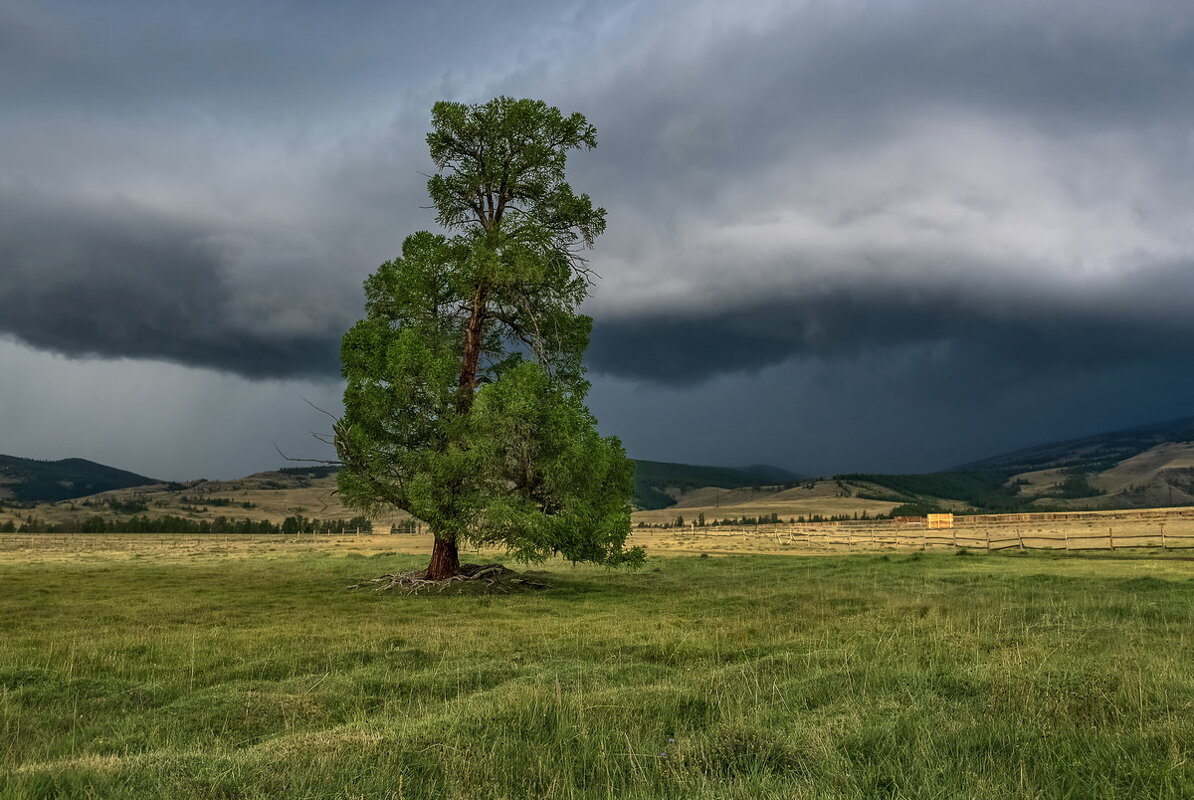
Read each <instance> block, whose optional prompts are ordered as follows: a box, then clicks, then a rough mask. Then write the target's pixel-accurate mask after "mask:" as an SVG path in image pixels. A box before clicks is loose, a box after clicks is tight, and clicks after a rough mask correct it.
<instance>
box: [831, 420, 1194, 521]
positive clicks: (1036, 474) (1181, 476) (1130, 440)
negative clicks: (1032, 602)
mask: <svg viewBox="0 0 1194 800" xmlns="http://www.w3.org/2000/svg"><path fill="white" fill-rule="evenodd" d="M835 477H836V479H837V480H839V481H841V482H842V483H844V484H845V485H847V486H849V487H850V489H851V491H852V492H854V494H855V495H856V496H860V497H873V498H876V499H877V498H883V499H888V500H893V501H899V502H900V503H902V504H906V505H907V507H908V510H909V511H915V510H932V509H942V510H966V509H975V510H983V511H1034V510H1035V511H1039V510H1046V509H1064V510H1078V509H1105V508H1147V507H1153V506H1168V505H1191V504H1194V417H1185V418H1182V419H1179V420H1173V421H1171V422H1165V423H1159V424H1153V425H1144V426H1139V427H1134V428H1126V429H1124V430H1119V431H1112V432H1111V433H1105V434H1100V435H1097V436H1086V437H1083V438H1080V439H1072V440H1068V441H1061V442H1051V443H1049V444H1044V445H1040V446H1038V447H1030V448H1025V449H1021V450H1015V451H1012V452H1009V453H1004V454H1002V455H998V456H992V457H990V458H985V459H982V460H979V461H973V462H970V463H967V464H963V465H961V466H959V467H956V468H954V469H952V470H948V471H944V472H935V473H926V474H919V475H878V474H848V475H838V476H835Z"/></svg>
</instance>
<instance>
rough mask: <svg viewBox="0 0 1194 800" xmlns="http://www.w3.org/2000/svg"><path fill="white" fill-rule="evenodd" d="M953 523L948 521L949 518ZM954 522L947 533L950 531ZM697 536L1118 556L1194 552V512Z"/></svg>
mask: <svg viewBox="0 0 1194 800" xmlns="http://www.w3.org/2000/svg"><path fill="white" fill-rule="evenodd" d="M951 516H952V519H949V517H951ZM951 522H952V526H950V525H949V524H948V523H951ZM692 533H693V534H694V535H697V536H701V535H702V534H704V535H707V536H708V537H709V538H710V540H711V542H712V541H716V539H717V537H718V536H738V537H741V536H743V535H746V536H747V537H759V539H760V541H767V540H770V541H771V542H772V543H773V544H780V545H788V546H805V547H813V548H816V547H830V546H832V547H865V548H884V547H916V548H931V547H944V548H968V549H973V550H986V551H997V550H1007V549H1009V548H1018V549H1020V550H1030V549H1035V550H1119V549H1123V548H1129V547H1133V548H1134V547H1154V548H1161V549H1163V550H1187V549H1194V509H1185V508H1183V509H1147V510H1142V511H1117V512H1066V513H1049V514H982V515H979V514H975V515H969V516H958V515H940V516H936V517H935V518H933V519H925V518H908V517H904V518H899V519H895V520H866V521H862V520H858V521H842V522H827V523H795V524H793V523H782V522H781V523H771V524H765V525H756V526H745V527H730V526H712V527H707V528H695V529H693V531H692Z"/></svg>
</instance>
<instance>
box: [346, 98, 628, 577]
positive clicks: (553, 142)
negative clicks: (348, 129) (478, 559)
mask: <svg viewBox="0 0 1194 800" xmlns="http://www.w3.org/2000/svg"><path fill="white" fill-rule="evenodd" d="M427 144H428V146H429V147H430V150H431V158H432V160H433V161H434V163H435V166H436V168H437V170H438V172H437V174H435V175H433V176H432V177H431V178H430V179H429V180H428V181H427V189H428V192H429V194H430V195H431V201H432V204H433V207H434V208H435V210H436V220H437V222H438V223H439V224H440V225H442V226H443V227H444V228H445V229H447V231H448V232H449V234H451V235H444V234H435V233H430V232H427V231H420V232H418V233H414V234H412V235H410V236H408V237H407V238H406V240H405V241H404V242H403V243H402V255H401V256H400V257H399V258H395V259H393V260H391V261H387V262H385V263H384V264H382V265H381V266H380V267H379V268H378V269H377V271H376V272H375V273H373V275H371V276H370V277H369V278H368V279H367V280H366V281H365V297H366V303H365V312H366V315H365V318H364V319H362V320H360V321H359V322H357V323H356V324H355V325H354V326H353V327H352V328H351V329H350V330H349V331H348V332H347V333H346V334H345V335H344V339H343V342H342V345H341V359H342V363H343V374H344V377H345V378H346V379H347V386H346V388H345V391H344V416H343V417H342V418H340V419H339V420H337V422H336V423H335V425H334V426H333V432H334V437H333V441H334V443H335V445H336V450H337V453H338V455H339V458H340V461H341V463H342V469H341V470H340V472H339V474H338V484H339V489H340V493H341V496H342V497H343V499H344V501H345V503H346V504H347V505H349V506H350V507H352V508H355V509H359V510H361V511H365V512H378V511H381V510H386V509H389V510H392V509H393V508H398V509H402V510H404V511H407V512H409V513H410V514H411V515H412V516H414V517H416V518H418V519H420V520H423V521H424V522H425V523H427V525H428V526H429V528H430V530H431V532H432V534H433V536H434V545H433V550H432V556H431V561H430V563H429V564H428V567H427V570H426V575H425V577H427V578H429V579H432V580H441V579H444V578H448V577H451V576H453V575H455V574H457V573H458V572H459V571H460V559H459V554H458V548H459V544H460V543H462V542H469V543H472V544H475V545H482V546H486V545H488V546H494V545H497V546H504V547H505V548H506V549H507V550H508V552H509V553H510V554H511V555H513V556H514V557H515V558H516V559H518V560H521V561H524V562H530V561H537V560H542V559H543V558H546V557H547V556H550V555H552V554H554V553H559V554H562V555H563V556H565V557H566V558H569V559H572V560H573V561H590V562H596V563H601V564H607V565H617V564H623V563H628V562H638V561H641V559H642V557H643V554H642V550H641V549H640V548H634V549H625V548H624V544H625V540H626V536H627V535H628V534H629V532H630V498H631V496H632V493H633V465H632V463H631V462H630V461H629V459H627V458H626V455H625V452H624V450H623V449H622V445H621V443H620V442H619V441H618V440H617V439H616V438H614V437H605V438H603V437H601V436H600V435H599V434H598V433H597V430H596V420H595V419H594V418H593V416H592V414H591V413H590V412H589V410H588V408H587V407H586V406H585V404H584V398H585V394H586V393H587V391H588V388H589V384H588V382H587V381H586V380H585V377H584V368H583V366H582V364H581V357H582V355H583V354H584V351H585V348H586V347H587V346H588V341H589V331H590V328H591V324H592V321H591V320H590V319H589V318H588V317H586V316H583V315H581V314H579V313H577V308H578V306H579V305H580V303H581V301H582V300H584V298H585V297H586V296H587V295H588V291H589V288H590V287H591V286H592V285H593V279H594V277H595V276H594V275H593V273H592V272H591V270H590V269H589V267H588V262H587V260H586V259H585V258H584V257H583V251H584V250H585V249H587V248H591V247H592V246H593V243H594V241H595V239H596V238H597V237H598V236H599V235H600V234H601V233H602V232H603V231H604V229H605V210H604V209H601V208H596V207H594V206H593V204H592V201H591V200H590V199H589V196H588V195H586V194H579V195H578V194H575V193H574V192H573V191H572V188H571V187H570V186H569V185H568V183H567V182H566V181H565V180H564V168H565V162H566V160H567V155H568V153H569V151H571V150H575V149H590V148H593V147H595V146H596V144H597V138H596V131H595V129H594V128H593V126H592V125H590V124H589V123H588V122H587V121H586V120H585V118H584V117H583V116H581V115H580V114H571V115H569V116H564V115H563V114H561V113H560V111H559V109H557V108H553V107H550V106H548V105H546V104H545V103H543V102H541V101H537V100H514V99H511V98H506V97H499V98H497V99H495V100H492V101H490V102H489V103H485V104H483V105H464V104H461V103H450V102H440V103H436V104H435V106H434V107H433V109H432V130H431V132H430V133H429V134H428V135H427Z"/></svg>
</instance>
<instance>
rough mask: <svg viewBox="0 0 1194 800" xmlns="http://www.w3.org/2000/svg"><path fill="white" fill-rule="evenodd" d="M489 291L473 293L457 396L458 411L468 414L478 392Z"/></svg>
mask: <svg viewBox="0 0 1194 800" xmlns="http://www.w3.org/2000/svg"><path fill="white" fill-rule="evenodd" d="M488 300H489V290H488V288H487V287H485V286H484V285H482V286H478V287H477V290H476V292H474V293H473V310H472V314H471V315H470V316H469V321H468V328H466V329H465V336H464V357H463V358H462V359H461V363H460V384H459V386H458V389H457V391H458V394H457V395H456V411H457V412H458V413H461V414H467V413H468V412H469V409H471V408H472V407H473V392H475V391H476V390H477V366H478V364H479V362H480V361H481V348H482V347H483V345H484V343H485V342H484V337H485V316H486V313H485V312H486V310H487V308H486V303H487V302H488Z"/></svg>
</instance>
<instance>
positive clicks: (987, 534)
mask: <svg viewBox="0 0 1194 800" xmlns="http://www.w3.org/2000/svg"><path fill="white" fill-rule="evenodd" d="M983 535H984V536H986V538H987V552H988V553H989V552H991V529H990V528H987V529H986V530H985V531H983Z"/></svg>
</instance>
